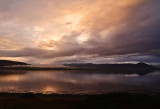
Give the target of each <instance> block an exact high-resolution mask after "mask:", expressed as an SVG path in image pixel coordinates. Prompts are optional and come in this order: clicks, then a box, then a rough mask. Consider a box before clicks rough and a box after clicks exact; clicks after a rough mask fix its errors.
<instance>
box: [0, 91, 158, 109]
mask: <svg viewBox="0 0 160 109" xmlns="http://www.w3.org/2000/svg"><path fill="white" fill-rule="evenodd" d="M0 109H160V94H155V95H147V94H128V93H112V94H107V95H42V94H7V93H1V94H0Z"/></svg>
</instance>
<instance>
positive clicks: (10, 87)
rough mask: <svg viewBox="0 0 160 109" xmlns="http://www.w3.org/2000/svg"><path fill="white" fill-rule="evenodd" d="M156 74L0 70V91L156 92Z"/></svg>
mask: <svg viewBox="0 0 160 109" xmlns="http://www.w3.org/2000/svg"><path fill="white" fill-rule="evenodd" d="M159 84H160V71H154V72H150V73H147V74H143V75H139V74H136V73H132V74H127V73H119V74H112V73H107V72H106V73H98V72H94V73H93V72H87V71H0V92H10V93H26V92H32V93H44V94H50V93H59V94H104V93H110V92H147V93H148V92H149V93H154V92H160V85H159Z"/></svg>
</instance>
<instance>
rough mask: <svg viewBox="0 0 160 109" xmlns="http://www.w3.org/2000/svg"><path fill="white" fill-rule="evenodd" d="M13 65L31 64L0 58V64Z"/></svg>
mask: <svg viewBox="0 0 160 109" xmlns="http://www.w3.org/2000/svg"><path fill="white" fill-rule="evenodd" d="M13 65H29V64H27V63H24V62H16V61H8V60H0V66H13Z"/></svg>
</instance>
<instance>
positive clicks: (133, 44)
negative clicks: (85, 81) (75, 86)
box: [0, 0, 160, 64]
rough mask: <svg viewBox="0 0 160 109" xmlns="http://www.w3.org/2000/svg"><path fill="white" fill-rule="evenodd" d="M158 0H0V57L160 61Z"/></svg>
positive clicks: (43, 60)
mask: <svg viewBox="0 0 160 109" xmlns="http://www.w3.org/2000/svg"><path fill="white" fill-rule="evenodd" d="M159 10H160V0H0V59H3V60H4V59H5V60H14V61H24V62H27V63H32V64H64V63H136V62H147V63H151V64H160V12H159Z"/></svg>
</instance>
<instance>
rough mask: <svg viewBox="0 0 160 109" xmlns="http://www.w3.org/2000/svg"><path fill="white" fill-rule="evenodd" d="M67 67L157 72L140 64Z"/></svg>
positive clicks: (151, 67)
mask: <svg viewBox="0 0 160 109" xmlns="http://www.w3.org/2000/svg"><path fill="white" fill-rule="evenodd" d="M64 65H65V66H71V67H76V68H80V69H89V70H105V71H109V72H122V71H124V72H127V71H133V72H134V71H135V72H137V71H148V70H155V69H156V68H155V67H153V66H151V65H148V64H146V63H138V64H91V63H88V64H64Z"/></svg>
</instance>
